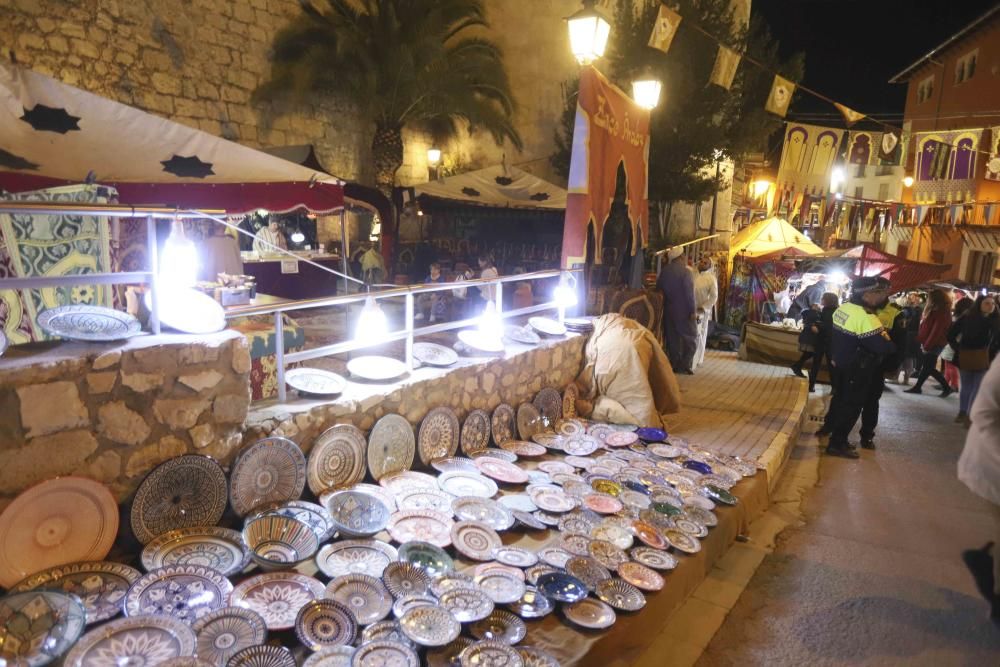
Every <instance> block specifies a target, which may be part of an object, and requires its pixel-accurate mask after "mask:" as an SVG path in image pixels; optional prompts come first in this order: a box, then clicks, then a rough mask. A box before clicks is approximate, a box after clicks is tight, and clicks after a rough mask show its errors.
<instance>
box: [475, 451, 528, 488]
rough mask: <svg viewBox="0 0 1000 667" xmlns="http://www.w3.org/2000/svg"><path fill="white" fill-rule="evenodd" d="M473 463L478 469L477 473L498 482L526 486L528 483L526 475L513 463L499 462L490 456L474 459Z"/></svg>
mask: <svg viewBox="0 0 1000 667" xmlns="http://www.w3.org/2000/svg"><path fill="white" fill-rule="evenodd" d="M475 463H476V467H477V468H479V472H481V473H483V474H484V475H486V476H487V477H491V478H493V479H495V480H497V481H498V482H504V483H505V484H526V483H527V481H528V473H526V472H524V470H522V469H521V468H519V467H518V466H516V465H514V464H513V463H508V462H506V461H501V460H500V459H497V458H493V457H492V456H480V457H478V458H476V460H475Z"/></svg>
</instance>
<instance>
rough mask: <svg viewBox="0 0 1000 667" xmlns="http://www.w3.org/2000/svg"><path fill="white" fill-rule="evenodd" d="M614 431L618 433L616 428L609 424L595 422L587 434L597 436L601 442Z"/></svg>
mask: <svg viewBox="0 0 1000 667" xmlns="http://www.w3.org/2000/svg"><path fill="white" fill-rule="evenodd" d="M612 433H616V431H615V429H613V428H612V427H611V426H609V425H607V424H594V425H592V426H590V427H589V428H587V435H589V436H590V437H592V438H597V439H598V440H599V441H601V442H604V440H605V439H606V438H607V437H608V436H609V435H611V434H612Z"/></svg>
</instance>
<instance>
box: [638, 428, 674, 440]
mask: <svg viewBox="0 0 1000 667" xmlns="http://www.w3.org/2000/svg"><path fill="white" fill-rule="evenodd" d="M635 433H636V435H638V436H639V437H640V438H642V439H643V440H645V441H646V442H663V441H664V440H666V439H667V432H666V431H664V430H663V429H662V428H640V429H637V430H636V432H635Z"/></svg>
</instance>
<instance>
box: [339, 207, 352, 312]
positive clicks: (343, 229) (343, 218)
mask: <svg viewBox="0 0 1000 667" xmlns="http://www.w3.org/2000/svg"><path fill="white" fill-rule="evenodd" d="M347 252H348V250H347V207H346V206H345V207H344V208H342V209H340V255H341V257H340V266H341V269H342V270H343V271H344V276H345V277H344V294H347V293H348V292H349V291H350V289H349V287H350V281H349V280H348V279H347V276H349V275H351V272H350V271H349V270H348V268H347Z"/></svg>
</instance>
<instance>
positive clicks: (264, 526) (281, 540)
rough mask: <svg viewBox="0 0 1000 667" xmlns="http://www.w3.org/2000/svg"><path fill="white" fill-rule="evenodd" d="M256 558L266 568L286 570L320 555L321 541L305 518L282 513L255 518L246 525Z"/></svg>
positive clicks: (247, 539)
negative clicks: (296, 517) (317, 554)
mask: <svg viewBox="0 0 1000 667" xmlns="http://www.w3.org/2000/svg"><path fill="white" fill-rule="evenodd" d="M243 541H244V542H245V543H246V545H247V548H248V549H250V556H251V558H253V561H254V562H255V563H257V565H259V566H260V567H261V568H262V569H265V570H285V569H290V568H293V567H295V566H296V565H298V564H299V563H301V562H303V561H306V560H308V559H310V558H312V557H313V556H315V555H316V551H317V550H318V549H319V540H317V539H316V533H315V532H313V529H312V527H311V526H310V525H309V524H307V523H306V522H304V521H299V520H298V519H294V518H292V517H290V516H282V515H280V514H264V515H261V516H258V517H254V518H253V519H250V520H249V521H247V522H246V525H245V526H244V527H243Z"/></svg>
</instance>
